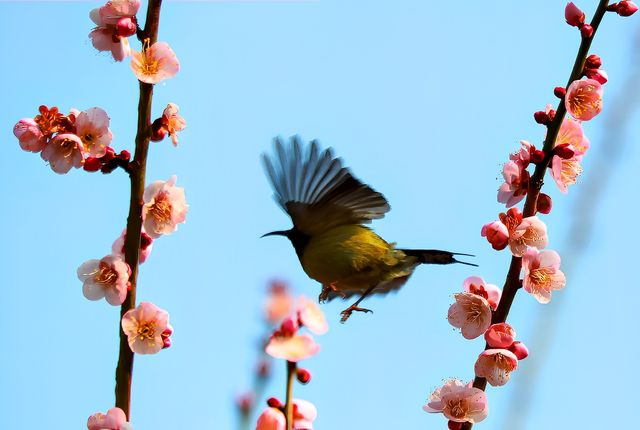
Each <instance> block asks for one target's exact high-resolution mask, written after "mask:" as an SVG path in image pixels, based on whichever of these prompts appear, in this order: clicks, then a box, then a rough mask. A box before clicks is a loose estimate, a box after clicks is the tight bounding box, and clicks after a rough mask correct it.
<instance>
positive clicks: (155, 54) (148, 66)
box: [131, 42, 180, 84]
mask: <svg viewBox="0 0 640 430" xmlns="http://www.w3.org/2000/svg"><path fill="white" fill-rule="evenodd" d="M131 69H132V70H133V73H135V75H136V76H137V77H138V79H139V80H140V81H141V82H145V83H147V84H157V83H158V82H160V81H163V80H165V79H168V78H172V77H173V76H175V74H176V73H178V71H179V70H180V63H179V62H178V58H177V57H176V54H174V52H173V51H172V50H171V48H170V47H169V44H168V43H166V42H156V43H154V44H153V45H151V47H149V48H143V50H142V52H137V51H133V52H132V54H131Z"/></svg>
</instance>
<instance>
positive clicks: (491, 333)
mask: <svg viewBox="0 0 640 430" xmlns="http://www.w3.org/2000/svg"><path fill="white" fill-rule="evenodd" d="M515 337H516V331H515V330H514V329H513V327H511V325H509V324H508V323H506V322H503V323H498V324H493V325H491V327H489V330H487V331H486V332H485V334H484V339H485V340H486V341H487V344H488V345H489V346H490V347H491V348H509V347H510V346H511V344H513V341H514V339H515Z"/></svg>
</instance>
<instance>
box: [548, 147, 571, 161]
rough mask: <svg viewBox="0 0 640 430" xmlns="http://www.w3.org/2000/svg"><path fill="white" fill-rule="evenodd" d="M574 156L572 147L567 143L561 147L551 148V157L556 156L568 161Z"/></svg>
mask: <svg viewBox="0 0 640 430" xmlns="http://www.w3.org/2000/svg"><path fill="white" fill-rule="evenodd" d="M574 154H575V152H574V150H573V147H572V146H571V145H570V144H568V143H563V144H561V145H558V146H556V147H555V148H553V155H557V156H558V157H560V158H562V159H565V160H568V159H570V158H572V157H573V155H574Z"/></svg>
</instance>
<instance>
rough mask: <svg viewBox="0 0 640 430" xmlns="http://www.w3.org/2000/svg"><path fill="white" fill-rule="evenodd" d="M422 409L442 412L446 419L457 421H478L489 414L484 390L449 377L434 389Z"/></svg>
mask: <svg viewBox="0 0 640 430" xmlns="http://www.w3.org/2000/svg"><path fill="white" fill-rule="evenodd" d="M422 409H423V410H424V411H425V412H429V413H440V412H442V414H443V415H444V416H445V417H446V418H447V419H449V420H451V421H455V422H458V423H463V422H470V423H478V422H480V421H482V420H484V419H485V418H486V417H487V415H489V403H488V401H487V395H486V394H485V392H484V391H482V390H481V389H479V388H474V387H472V386H470V384H469V385H465V384H464V383H463V382H462V381H460V380H458V379H451V380H449V381H447V382H445V384H444V385H443V386H442V387H440V388H438V389H436V390H435V391H434V392H433V393H432V394H431V396H429V400H428V401H427V404H426V405H425V406H423V407H422Z"/></svg>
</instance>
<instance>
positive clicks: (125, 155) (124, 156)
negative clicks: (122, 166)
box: [117, 149, 131, 161]
mask: <svg viewBox="0 0 640 430" xmlns="http://www.w3.org/2000/svg"><path fill="white" fill-rule="evenodd" d="M117 158H118V159H120V160H124V161H129V160H131V153H130V152H129V151H127V150H126V149H123V150H122V151H120V154H118V155H117Z"/></svg>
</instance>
